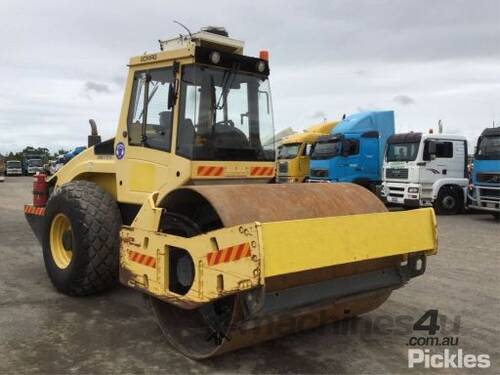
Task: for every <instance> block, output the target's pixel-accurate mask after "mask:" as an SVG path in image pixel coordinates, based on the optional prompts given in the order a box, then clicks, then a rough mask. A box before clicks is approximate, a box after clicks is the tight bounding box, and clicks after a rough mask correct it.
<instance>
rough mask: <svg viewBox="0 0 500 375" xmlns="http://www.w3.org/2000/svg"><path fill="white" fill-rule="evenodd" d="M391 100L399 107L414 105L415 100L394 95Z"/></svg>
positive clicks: (405, 96)
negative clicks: (399, 105)
mask: <svg viewBox="0 0 500 375" xmlns="http://www.w3.org/2000/svg"><path fill="white" fill-rule="evenodd" d="M392 100H394V101H395V102H396V103H398V104H401V105H412V104H415V99H413V98H412V97H411V96H408V95H396V96H395V97H394V98H392Z"/></svg>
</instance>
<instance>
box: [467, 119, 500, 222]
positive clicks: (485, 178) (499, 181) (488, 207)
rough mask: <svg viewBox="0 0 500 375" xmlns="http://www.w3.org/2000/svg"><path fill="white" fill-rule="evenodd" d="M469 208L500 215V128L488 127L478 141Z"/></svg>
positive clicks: (471, 180)
mask: <svg viewBox="0 0 500 375" xmlns="http://www.w3.org/2000/svg"><path fill="white" fill-rule="evenodd" d="M468 198H469V208H474V209H478V210H484V211H488V212H491V213H492V214H493V216H495V217H496V218H497V219H498V218H499V217H500V128H487V129H484V131H483V133H482V134H481V136H480V137H479V139H478V141H477V147H476V152H475V154H474V163H473V167H472V174H471V179H470V185H469V193H468Z"/></svg>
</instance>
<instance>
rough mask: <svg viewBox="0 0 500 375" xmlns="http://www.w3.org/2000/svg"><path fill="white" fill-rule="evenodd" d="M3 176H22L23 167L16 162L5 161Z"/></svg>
mask: <svg viewBox="0 0 500 375" xmlns="http://www.w3.org/2000/svg"><path fill="white" fill-rule="evenodd" d="M5 175H6V176H22V175H23V167H22V164H21V162H20V161H18V160H7V162H6V163H5Z"/></svg>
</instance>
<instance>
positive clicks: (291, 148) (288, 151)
mask: <svg viewBox="0 0 500 375" xmlns="http://www.w3.org/2000/svg"><path fill="white" fill-rule="evenodd" d="M300 145H301V143H289V144H286V145H282V146H281V147H280V148H279V151H278V159H293V158H294V157H296V156H297V154H298V153H299V149H300Z"/></svg>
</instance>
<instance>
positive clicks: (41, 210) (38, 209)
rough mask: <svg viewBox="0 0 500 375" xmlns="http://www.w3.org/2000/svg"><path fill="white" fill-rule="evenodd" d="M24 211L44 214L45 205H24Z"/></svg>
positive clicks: (30, 213)
mask: <svg viewBox="0 0 500 375" xmlns="http://www.w3.org/2000/svg"><path fill="white" fill-rule="evenodd" d="M24 213H25V214H28V215H36V216H43V215H45V207H35V206H33V205H31V204H26V205H24Z"/></svg>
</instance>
